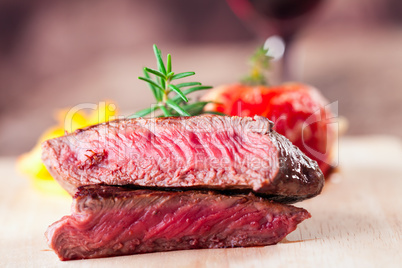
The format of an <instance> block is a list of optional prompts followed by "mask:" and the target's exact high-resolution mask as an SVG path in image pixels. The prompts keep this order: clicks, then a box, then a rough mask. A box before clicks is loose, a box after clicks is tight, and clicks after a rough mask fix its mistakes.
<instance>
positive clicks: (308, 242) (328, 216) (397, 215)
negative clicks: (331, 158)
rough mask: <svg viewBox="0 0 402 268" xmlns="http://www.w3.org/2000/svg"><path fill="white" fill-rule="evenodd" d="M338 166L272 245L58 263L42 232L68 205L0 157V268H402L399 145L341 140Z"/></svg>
mask: <svg viewBox="0 0 402 268" xmlns="http://www.w3.org/2000/svg"><path fill="white" fill-rule="evenodd" d="M338 159H339V171H338V173H337V174H335V175H334V176H332V177H331V179H330V181H329V182H327V184H326V186H325V188H324V191H323V193H322V194H321V195H320V196H318V197H316V198H313V199H311V200H307V201H304V202H301V203H298V204H297V205H296V206H300V207H304V208H306V209H307V210H308V211H310V213H311V214H312V218H311V219H309V220H306V221H304V222H303V223H302V224H300V225H299V227H298V229H297V230H296V231H294V232H293V233H291V234H290V235H288V237H287V238H286V239H285V240H284V241H282V242H281V243H279V244H277V245H274V246H267V247H254V248H233V249H232V248H231V249H213V250H186V251H176V252H164V253H152V254H142V255H133V256H123V257H114V258H104V259H94V260H82V261H69V262H61V261H59V260H58V258H57V257H56V254H55V253H54V252H52V251H50V250H49V249H48V247H47V245H46V243H45V239H44V235H43V233H44V232H45V230H46V228H47V226H48V225H49V224H51V223H53V222H54V221H56V220H59V219H60V218H61V217H62V216H64V215H67V214H69V209H70V205H71V198H68V197H57V196H47V195H44V194H43V193H39V192H37V191H36V190H34V189H33V188H32V187H31V185H30V183H29V181H28V180H27V179H26V178H24V177H22V176H21V175H18V173H17V172H16V171H15V167H14V166H15V159H7V158H6V159H4V158H3V159H0V181H1V185H3V187H2V191H1V194H0V215H1V218H0V226H1V228H0V267H7V266H9V267H27V266H32V267H55V266H62V267H70V266H72V267H110V266H114V267H133V266H135V267H267V266H270V267H289V266H300V267H402V253H401V252H402V193H401V192H402V143H401V141H400V140H399V139H396V138H392V137H378V136H377V137H354V138H352V137H345V138H343V139H342V140H341V141H340V142H339V157H338Z"/></svg>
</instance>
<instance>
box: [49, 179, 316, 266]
mask: <svg viewBox="0 0 402 268" xmlns="http://www.w3.org/2000/svg"><path fill="white" fill-rule="evenodd" d="M307 218H310V214H309V213H308V212H307V211H306V210H304V209H302V208H296V207H293V206H290V205H283V204H278V203H273V202H272V201H269V200H267V199H264V198H261V197H256V196H254V195H252V194H249V195H236V194H235V195H223V194H217V193H215V192H211V191H209V192H208V191H206V192H202V191H157V190H132V189H128V188H123V187H116V186H99V185H92V186H83V187H80V188H79V190H78V192H77V193H76V195H75V197H74V202H73V206H72V215H71V216H65V217H63V218H62V219H61V220H60V221H58V222H56V223H54V224H53V225H51V226H50V227H49V228H48V230H47V232H46V237H47V241H48V244H49V246H50V247H51V248H52V249H53V250H54V251H55V252H56V253H57V255H58V256H59V258H60V259H61V260H72V259H87V258H98V257H108V256H118V255H127V254H136V253H146V252H157V251H170V250H183V249H197V248H225V247H247V246H262V245H271V244H276V243H278V242H279V241H281V240H282V239H283V238H284V237H285V236H286V235H287V234H289V233H290V232H292V231H293V230H295V229H296V226H297V224H299V223H300V222H302V221H303V220H305V219H307Z"/></svg>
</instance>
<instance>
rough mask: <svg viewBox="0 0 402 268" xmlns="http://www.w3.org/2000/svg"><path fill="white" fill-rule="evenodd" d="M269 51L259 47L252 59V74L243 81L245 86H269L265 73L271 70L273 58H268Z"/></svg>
mask: <svg viewBox="0 0 402 268" xmlns="http://www.w3.org/2000/svg"><path fill="white" fill-rule="evenodd" d="M267 53H268V49H265V48H263V47H259V48H258V49H257V50H256V51H255V52H254V54H253V56H251V58H250V65H251V70H250V74H249V75H248V76H246V77H244V78H243V79H242V81H241V82H242V83H243V84H247V85H252V86H254V85H268V81H267V79H266V77H265V75H264V71H266V70H269V69H270V61H271V60H272V57H270V56H268V54H267Z"/></svg>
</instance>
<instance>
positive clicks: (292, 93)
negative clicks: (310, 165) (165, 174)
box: [203, 83, 336, 176]
mask: <svg viewBox="0 0 402 268" xmlns="http://www.w3.org/2000/svg"><path fill="white" fill-rule="evenodd" d="M203 99H204V100H210V101H215V102H219V103H220V104H209V105H208V106H207V107H206V110H209V111H218V112H223V113H225V114H228V115H232V116H234V115H237V116H254V115H262V116H265V117H267V118H269V119H270V120H271V121H273V122H274V127H273V129H274V130H275V131H277V132H278V133H280V134H282V135H284V136H286V137H287V138H288V139H289V140H290V141H291V142H292V143H293V144H294V145H296V146H298V147H299V148H300V149H301V150H302V151H303V152H304V153H305V154H306V155H307V156H309V157H310V158H312V159H314V160H316V161H317V163H318V165H319V166H320V168H321V170H322V172H323V173H324V175H325V176H327V175H328V174H329V172H330V170H331V154H332V151H333V146H334V142H335V137H336V133H335V130H336V129H335V128H334V127H333V125H331V124H330V122H331V121H330V120H331V118H333V117H334V116H333V115H332V113H331V112H330V111H329V109H325V106H326V105H327V104H328V102H327V100H326V99H325V98H324V97H323V96H322V95H321V94H320V92H319V91H318V90H317V89H315V88H313V87H311V86H308V85H304V84H300V83H287V84H283V85H279V86H274V87H267V86H247V85H243V84H232V85H224V86H220V87H217V88H214V89H212V90H211V91H209V92H208V93H207V94H206V95H205V96H204V97H203Z"/></svg>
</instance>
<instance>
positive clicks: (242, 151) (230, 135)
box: [42, 115, 324, 202]
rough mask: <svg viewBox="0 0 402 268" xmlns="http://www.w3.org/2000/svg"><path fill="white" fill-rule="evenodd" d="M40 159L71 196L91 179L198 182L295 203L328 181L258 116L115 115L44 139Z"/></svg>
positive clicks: (155, 183) (97, 181)
mask: <svg viewBox="0 0 402 268" xmlns="http://www.w3.org/2000/svg"><path fill="white" fill-rule="evenodd" d="M42 159H43V161H44V163H45V164H46V166H47V168H48V170H49V171H50V172H51V174H52V175H53V177H54V178H55V179H56V180H58V181H59V183H60V184H61V185H62V186H63V187H64V188H65V189H66V190H67V191H69V192H70V193H71V194H74V192H75V191H76V188H77V187H79V186H82V185H92V184H107V185H140V186H148V187H193V188H194V187H199V188H208V189H222V190H226V189H242V190H252V191H254V192H256V193H260V194H264V195H269V196H271V197H272V198H276V199H277V200H279V201H281V202H293V201H298V200H302V199H305V198H309V197H313V196H315V195H317V194H319V193H320V191H321V189H322V187H323V183H324V177H323V175H322V172H321V171H320V169H319V167H318V165H317V163H316V162H315V161H313V160H311V159H309V158H308V157H307V156H305V155H304V154H303V153H302V152H301V151H300V150H299V149H298V148H297V147H295V146H293V145H292V143H291V142H290V141H289V140H288V139H286V138H285V137H284V136H282V135H280V134H278V133H276V132H275V131H273V130H272V122H271V121H269V120H268V119H266V118H265V117H258V116H256V117H254V118H250V117H248V118H247V117H228V116H205V115H204V116H197V117H181V118H180V117H175V118H157V119H142V118H140V119H131V120H117V121H112V122H108V123H104V124H99V125H95V126H92V127H89V128H86V129H83V130H77V131H75V132H74V133H72V134H69V135H66V136H63V137H60V138H56V139H52V140H48V141H46V142H44V143H43V155H42Z"/></svg>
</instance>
